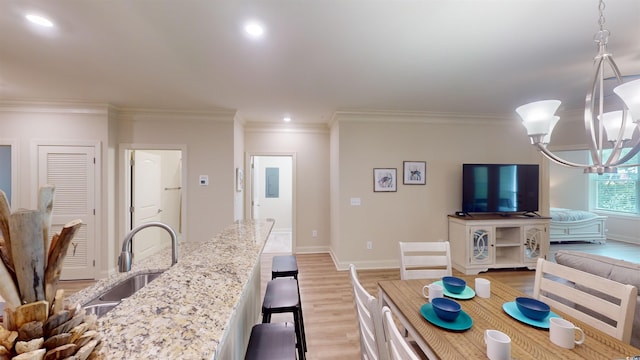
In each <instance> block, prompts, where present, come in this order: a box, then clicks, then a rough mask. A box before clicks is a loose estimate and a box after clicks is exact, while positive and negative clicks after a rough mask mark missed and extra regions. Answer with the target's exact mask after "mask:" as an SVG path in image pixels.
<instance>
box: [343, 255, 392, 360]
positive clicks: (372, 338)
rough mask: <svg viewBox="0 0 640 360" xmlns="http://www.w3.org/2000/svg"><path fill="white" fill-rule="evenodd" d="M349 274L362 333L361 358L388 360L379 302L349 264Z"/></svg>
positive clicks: (359, 327) (365, 359)
mask: <svg viewBox="0 0 640 360" xmlns="http://www.w3.org/2000/svg"><path fill="white" fill-rule="evenodd" d="M349 273H350V275H351V286H352V288H353V297H354V301H355V307H356V314H357V316H358V329H359V331H360V353H361V356H360V357H361V359H362V360H387V359H388V357H389V350H388V349H387V343H386V341H385V338H384V329H383V327H382V312H381V309H380V305H379V303H378V300H377V299H376V298H375V297H373V296H372V295H371V294H369V293H368V292H367V290H365V288H364V287H362V284H360V280H358V273H357V272H356V267H355V265H353V264H349Z"/></svg>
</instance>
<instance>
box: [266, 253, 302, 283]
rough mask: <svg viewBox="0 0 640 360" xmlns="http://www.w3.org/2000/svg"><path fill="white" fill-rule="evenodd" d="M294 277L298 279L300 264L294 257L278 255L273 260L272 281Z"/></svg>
mask: <svg viewBox="0 0 640 360" xmlns="http://www.w3.org/2000/svg"><path fill="white" fill-rule="evenodd" d="M279 277H293V278H294V279H298V262H297V261H296V257H295V256H293V255H278V256H274V257H273V260H271V279H272V280H273V279H275V278H279Z"/></svg>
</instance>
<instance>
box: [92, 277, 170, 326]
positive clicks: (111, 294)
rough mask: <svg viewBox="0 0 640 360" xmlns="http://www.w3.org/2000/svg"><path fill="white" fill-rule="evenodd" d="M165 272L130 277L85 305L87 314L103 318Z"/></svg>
mask: <svg viewBox="0 0 640 360" xmlns="http://www.w3.org/2000/svg"><path fill="white" fill-rule="evenodd" d="M163 272H164V271H156V272H148V273H143V274H136V275H132V276H129V277H128V278H126V279H124V280H123V281H122V282H120V283H119V284H118V285H116V286H114V287H112V288H111V289H109V290H107V291H105V292H103V293H101V294H100V295H98V296H97V297H96V298H94V299H93V300H91V301H89V302H88V303H86V304H84V306H83V307H84V309H85V311H86V313H87V314H95V315H97V316H98V317H101V316H103V315H104V314H106V313H108V312H109V311H110V310H111V309H113V308H115V307H116V306H118V304H120V302H121V301H122V300H123V299H126V298H128V297H129V296H131V295H133V294H134V293H135V292H136V291H138V290H140V289H142V288H143V287H144V286H145V285H147V284H148V283H150V282H151V281H153V280H155V279H156V278H157V277H158V276H160V275H161V274H162V273H163Z"/></svg>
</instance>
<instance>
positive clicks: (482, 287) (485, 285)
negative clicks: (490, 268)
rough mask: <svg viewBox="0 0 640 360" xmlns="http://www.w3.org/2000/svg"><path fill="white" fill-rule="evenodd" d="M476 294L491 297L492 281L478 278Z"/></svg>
mask: <svg viewBox="0 0 640 360" xmlns="http://www.w3.org/2000/svg"><path fill="white" fill-rule="evenodd" d="M476 294H477V295H478V296H479V297H481V298H489V297H491V281H489V280H487V279H483V278H476Z"/></svg>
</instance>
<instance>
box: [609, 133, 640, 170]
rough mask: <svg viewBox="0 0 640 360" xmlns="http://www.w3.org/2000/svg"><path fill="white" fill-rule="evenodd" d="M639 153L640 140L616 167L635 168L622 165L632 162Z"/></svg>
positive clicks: (639, 139) (636, 141) (637, 140)
mask: <svg viewBox="0 0 640 360" xmlns="http://www.w3.org/2000/svg"><path fill="white" fill-rule="evenodd" d="M638 152H640V138H638V139H636V140H635V144H633V147H632V148H631V150H629V152H628V153H627V154H626V155H625V156H623V157H622V158H621V159H620V160H618V161H617V163H616V164H615V166H618V167H620V166H634V165H622V164H624V163H625V162H627V161H629V160H631V158H632V157H634V156H635V155H636V154H637V153H638Z"/></svg>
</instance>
